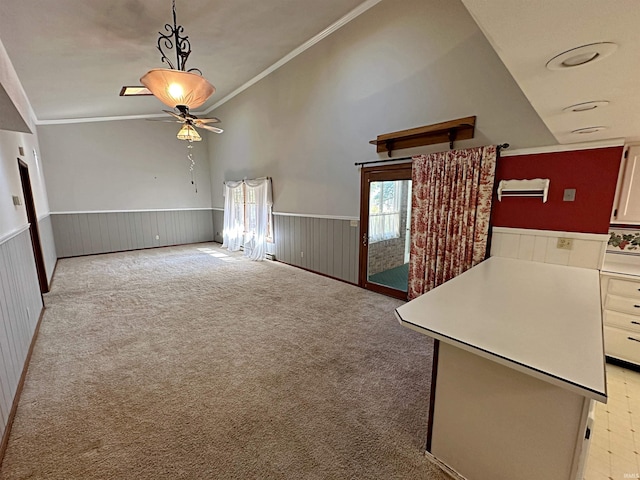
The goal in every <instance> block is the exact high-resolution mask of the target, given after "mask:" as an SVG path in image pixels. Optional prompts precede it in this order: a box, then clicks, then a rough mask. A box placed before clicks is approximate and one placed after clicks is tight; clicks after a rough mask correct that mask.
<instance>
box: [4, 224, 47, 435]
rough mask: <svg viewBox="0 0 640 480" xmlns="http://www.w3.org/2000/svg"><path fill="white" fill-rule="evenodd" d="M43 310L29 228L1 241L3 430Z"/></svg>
mask: <svg viewBox="0 0 640 480" xmlns="http://www.w3.org/2000/svg"><path fill="white" fill-rule="evenodd" d="M41 310H42V297H41V295H40V286H39V283H38V274H37V272H36V265H35V261H34V259H33V250H32V248H31V236H30V235H29V229H28V228H26V229H24V230H23V231H22V232H20V233H19V234H17V235H16V236H13V237H11V238H9V239H8V240H5V241H4V242H2V243H0V364H1V365H0V422H1V423H0V433H2V435H4V432H5V429H6V427H7V421H8V419H9V413H10V411H11V406H12V403H13V399H14V397H15V395H16V391H17V388H18V383H19V381H20V376H21V374H22V370H23V368H24V364H25V361H26V358H27V353H28V351H29V346H30V344H31V339H32V338H33V334H34V331H35V328H36V325H37V323H38V318H39V316H40V311H41Z"/></svg>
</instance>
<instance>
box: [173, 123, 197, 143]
mask: <svg viewBox="0 0 640 480" xmlns="http://www.w3.org/2000/svg"><path fill="white" fill-rule="evenodd" d="M176 136H177V137H178V139H179V140H188V141H190V142H200V141H201V140H202V137H201V136H200V134H198V132H197V131H196V129H195V128H193V126H191V125H189V124H188V123H185V124H184V125H183V126H182V128H181V129H180V131H179V132H178V135H176Z"/></svg>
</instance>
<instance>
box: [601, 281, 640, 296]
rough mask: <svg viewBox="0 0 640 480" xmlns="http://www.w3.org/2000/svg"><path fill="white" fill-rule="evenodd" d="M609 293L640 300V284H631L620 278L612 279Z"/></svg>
mask: <svg viewBox="0 0 640 480" xmlns="http://www.w3.org/2000/svg"><path fill="white" fill-rule="evenodd" d="M607 292H608V293H611V294H613V295H621V296H623V297H632V298H637V299H639V300H640V282H630V281H628V280H620V279H619V278H610V279H609V284H608V287H607Z"/></svg>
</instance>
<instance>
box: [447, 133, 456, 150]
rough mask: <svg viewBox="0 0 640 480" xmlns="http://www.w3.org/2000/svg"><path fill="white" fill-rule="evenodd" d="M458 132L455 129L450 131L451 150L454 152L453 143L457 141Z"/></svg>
mask: <svg viewBox="0 0 640 480" xmlns="http://www.w3.org/2000/svg"><path fill="white" fill-rule="evenodd" d="M457 133H458V131H457V130H456V129H455V128H450V129H449V135H448V136H449V150H453V142H455V141H456V136H457Z"/></svg>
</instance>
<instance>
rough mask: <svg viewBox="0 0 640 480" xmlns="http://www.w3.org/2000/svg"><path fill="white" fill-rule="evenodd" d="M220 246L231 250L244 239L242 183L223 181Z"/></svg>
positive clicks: (238, 246) (234, 249) (237, 246)
mask: <svg viewBox="0 0 640 480" xmlns="http://www.w3.org/2000/svg"><path fill="white" fill-rule="evenodd" d="M222 239H223V241H222V246H223V247H227V249H229V250H230V251H232V252H236V251H238V250H240V247H241V246H242V243H243V241H244V183H243V181H242V180H240V181H237V182H224V230H223V232H222Z"/></svg>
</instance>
